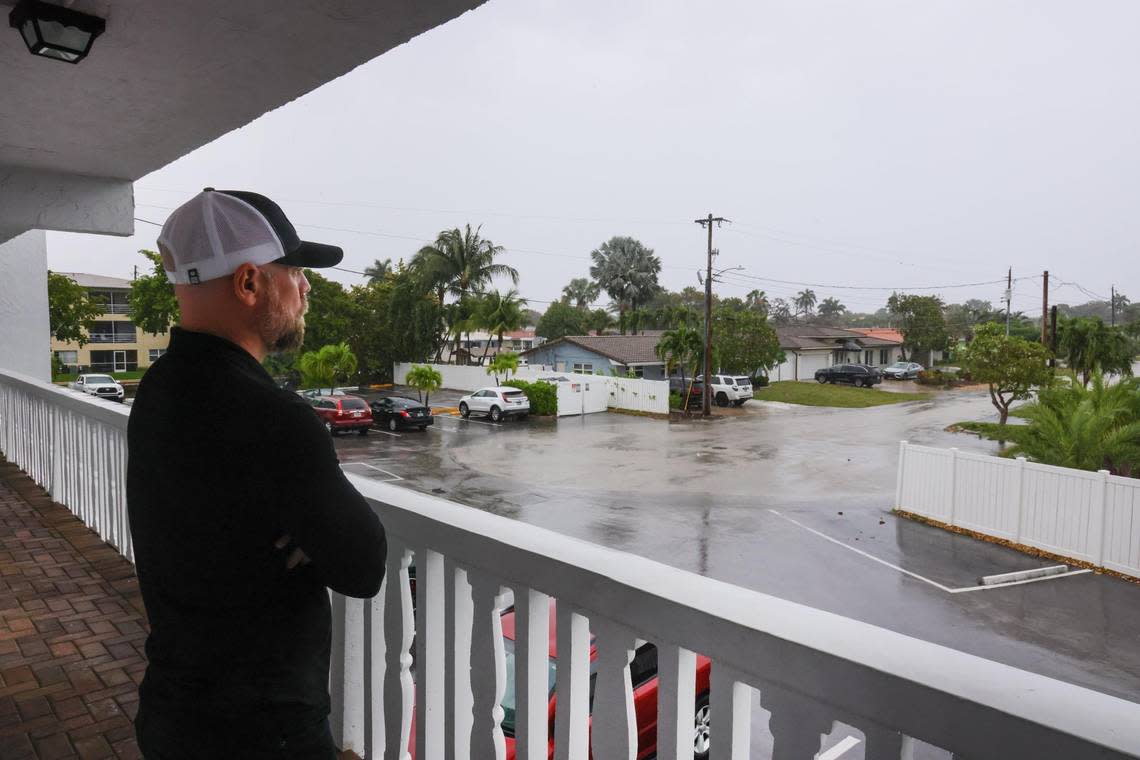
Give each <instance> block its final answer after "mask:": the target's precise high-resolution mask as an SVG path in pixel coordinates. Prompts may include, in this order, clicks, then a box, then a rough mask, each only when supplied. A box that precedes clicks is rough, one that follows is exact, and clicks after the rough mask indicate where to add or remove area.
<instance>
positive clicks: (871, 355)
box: [863, 348, 875, 364]
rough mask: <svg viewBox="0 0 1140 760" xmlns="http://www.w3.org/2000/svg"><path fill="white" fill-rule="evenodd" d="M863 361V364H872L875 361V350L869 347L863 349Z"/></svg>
mask: <svg viewBox="0 0 1140 760" xmlns="http://www.w3.org/2000/svg"><path fill="white" fill-rule="evenodd" d="M863 363H864V364H874V363H875V352H874V351H872V350H871V349H869V348H868V349H867V350H866V351H864V352H863Z"/></svg>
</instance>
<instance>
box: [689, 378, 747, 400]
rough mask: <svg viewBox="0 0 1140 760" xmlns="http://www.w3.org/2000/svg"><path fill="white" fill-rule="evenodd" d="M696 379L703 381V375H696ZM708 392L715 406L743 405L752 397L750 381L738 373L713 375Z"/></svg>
mask: <svg viewBox="0 0 1140 760" xmlns="http://www.w3.org/2000/svg"><path fill="white" fill-rule="evenodd" d="M697 381H698V382H703V381H704V375H697ZM709 393H710V394H712V400H713V401H715V402H716V405H717V406H728V405H729V404H732V405H733V406H743V405H744V402H745V401H747V400H748V399H750V398H752V381H751V380H750V379H749V378H747V377H743V376H738V375H713V376H712V383H710V384H709Z"/></svg>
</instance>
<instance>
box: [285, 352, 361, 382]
mask: <svg viewBox="0 0 1140 760" xmlns="http://www.w3.org/2000/svg"><path fill="white" fill-rule="evenodd" d="M298 367H299V369H300V370H301V377H302V380H303V382H304V383H305V384H306V385H309V386H313V387H317V388H324V387H328V388H329V390H330V391H331V390H332V389H333V388H334V387H335V385H336V382H337V381H338V380H341V381H347V380H348V379H349V378H350V377H352V376H353V375H355V374H356V368H357V361H356V355H355V354H354V353H352V349H350V348H349V347H348V344H347V343H335V344H329V345H326V346H321V348H320V350H319V351H308V352H306V353H304V354H302V355H301V358H300V360H299V361H298Z"/></svg>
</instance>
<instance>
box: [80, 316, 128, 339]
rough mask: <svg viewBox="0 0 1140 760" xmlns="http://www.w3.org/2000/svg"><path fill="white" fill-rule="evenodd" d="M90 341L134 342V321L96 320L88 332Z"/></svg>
mask: <svg viewBox="0 0 1140 760" xmlns="http://www.w3.org/2000/svg"><path fill="white" fill-rule="evenodd" d="M88 337H89V338H90V339H91V342H92V343H134V342H135V341H136V340H137V337H136V335H135V325H134V322H128V321H126V320H117V321H114V322H112V321H100V322H96V323H95V324H94V326H93V327H92V328H91V332H90V333H89V334H88Z"/></svg>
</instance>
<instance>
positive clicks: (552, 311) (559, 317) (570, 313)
mask: <svg viewBox="0 0 1140 760" xmlns="http://www.w3.org/2000/svg"><path fill="white" fill-rule="evenodd" d="M590 316H591V314H590V312H588V311H583V310H582V309H576V308H574V307H573V306H571V305H570V304H568V303H566V302H565V301H555V302H554V303H552V304H550V306H548V307H547V309H546V313H544V314H543V315H542V318H541V319H539V320H538V324H537V325H536V326H535V328H534V334H535V335H537V336H539V337H540V338H546V339H547V340H558V339H559V338H563V337H565V336H567V335H585V334H586V333H587V332H589V330H590Z"/></svg>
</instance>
